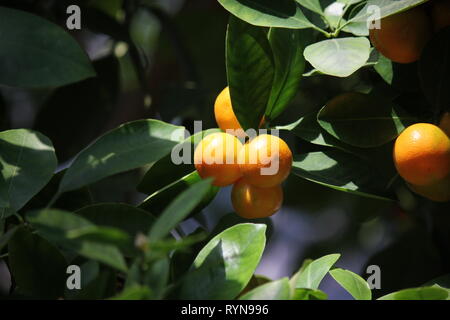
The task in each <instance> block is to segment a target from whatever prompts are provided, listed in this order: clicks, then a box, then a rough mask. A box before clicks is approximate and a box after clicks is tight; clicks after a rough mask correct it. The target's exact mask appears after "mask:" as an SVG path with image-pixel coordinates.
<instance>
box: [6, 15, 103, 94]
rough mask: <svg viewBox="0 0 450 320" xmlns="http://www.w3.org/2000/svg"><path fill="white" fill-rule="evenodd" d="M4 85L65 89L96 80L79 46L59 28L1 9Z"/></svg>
mask: <svg viewBox="0 0 450 320" xmlns="http://www.w3.org/2000/svg"><path fill="white" fill-rule="evenodd" d="M0 16H1V17H2V19H1V20H0V30H7V32H3V33H2V37H1V40H2V45H1V47H0V70H1V72H0V83H1V84H3V85H8V86H17V87H52V86H62V85H65V84H68V83H72V82H77V81H80V80H83V79H86V78H89V77H93V76H95V72H94V70H93V69H92V66H91V64H90V62H89V58H88V57H87V55H86V54H85V53H84V52H83V50H82V49H81V48H80V47H79V45H78V43H77V42H76V41H75V39H73V38H72V37H71V36H70V35H69V34H68V33H66V32H65V31H64V30H63V29H61V28H60V27H58V26H57V25H55V24H53V23H51V22H49V21H47V20H45V19H43V18H41V17H38V16H35V15H32V14H29V13H27V12H23V11H18V10H13V9H9V8H5V7H0Z"/></svg>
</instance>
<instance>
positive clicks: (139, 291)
mask: <svg viewBox="0 0 450 320" xmlns="http://www.w3.org/2000/svg"><path fill="white" fill-rule="evenodd" d="M152 296H153V294H152V290H150V288H149V287H146V286H140V285H135V286H131V287H128V288H125V290H123V291H122V292H121V293H119V294H118V295H117V296H115V297H113V298H111V300H147V299H151V298H152Z"/></svg>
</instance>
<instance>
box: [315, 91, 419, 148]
mask: <svg viewBox="0 0 450 320" xmlns="http://www.w3.org/2000/svg"><path fill="white" fill-rule="evenodd" d="M317 117H318V121H319V124H320V125H321V126H322V128H323V129H325V130H326V131H327V132H328V133H329V134H331V135H332V136H334V137H335V138H337V139H339V140H341V141H343V142H345V143H347V144H350V145H352V146H355V147H360V148H373V147H378V146H381V145H383V144H386V143H388V142H390V141H392V140H394V139H395V138H396V137H397V136H398V135H399V134H400V133H401V132H402V131H403V130H404V129H405V128H406V127H407V126H409V125H411V124H412V123H414V121H415V119H414V118H413V117H411V116H409V115H408V114H406V112H405V111H403V110H402V109H401V108H399V107H398V106H396V105H394V104H393V103H391V102H390V101H386V100H385V99H383V98H380V97H376V96H374V95H366V94H362V93H356V92H352V93H345V94H342V95H339V96H337V97H336V98H334V99H332V100H331V101H329V102H328V103H327V104H326V105H325V106H324V107H323V108H322V109H321V110H320V112H319V114H318V116H317Z"/></svg>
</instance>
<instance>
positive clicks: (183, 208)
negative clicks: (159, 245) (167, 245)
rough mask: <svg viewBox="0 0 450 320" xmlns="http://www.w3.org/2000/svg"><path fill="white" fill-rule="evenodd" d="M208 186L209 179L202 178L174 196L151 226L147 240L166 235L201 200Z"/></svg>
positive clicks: (208, 188) (158, 238)
mask: <svg viewBox="0 0 450 320" xmlns="http://www.w3.org/2000/svg"><path fill="white" fill-rule="evenodd" d="M210 186H211V181H210V179H208V180H203V181H200V182H198V183H196V184H194V185H192V186H191V187H189V189H187V190H186V191H184V192H183V193H181V194H180V195H179V196H178V197H176V198H175V199H174V200H173V202H172V203H171V204H170V205H169V206H168V207H167V208H166V209H165V210H164V212H163V213H162V214H161V216H160V217H159V218H158V219H157V220H156V222H155V223H154V224H153V226H152V227H151V229H150V232H149V236H148V237H149V241H156V240H160V239H162V238H164V237H165V236H167V235H168V234H169V233H170V231H171V230H172V229H174V228H175V227H176V226H177V225H178V224H179V223H180V222H181V221H183V220H184V219H185V218H186V217H187V216H188V215H189V213H190V212H191V210H193V209H194V208H195V207H196V206H197V205H198V204H199V203H200V202H201V201H202V199H203V198H204V196H205V195H206V194H207V193H208V192H209V190H210Z"/></svg>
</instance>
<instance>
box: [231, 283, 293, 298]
mask: <svg viewBox="0 0 450 320" xmlns="http://www.w3.org/2000/svg"><path fill="white" fill-rule="evenodd" d="M290 290H291V287H290V285H289V279H288V278H282V279H280V280H277V281H271V282H269V283H266V284H263V285H262V286H259V287H256V288H255V289H253V290H251V291H250V292H248V293H246V294H244V295H243V296H242V297H240V298H239V300H289V298H290Z"/></svg>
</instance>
